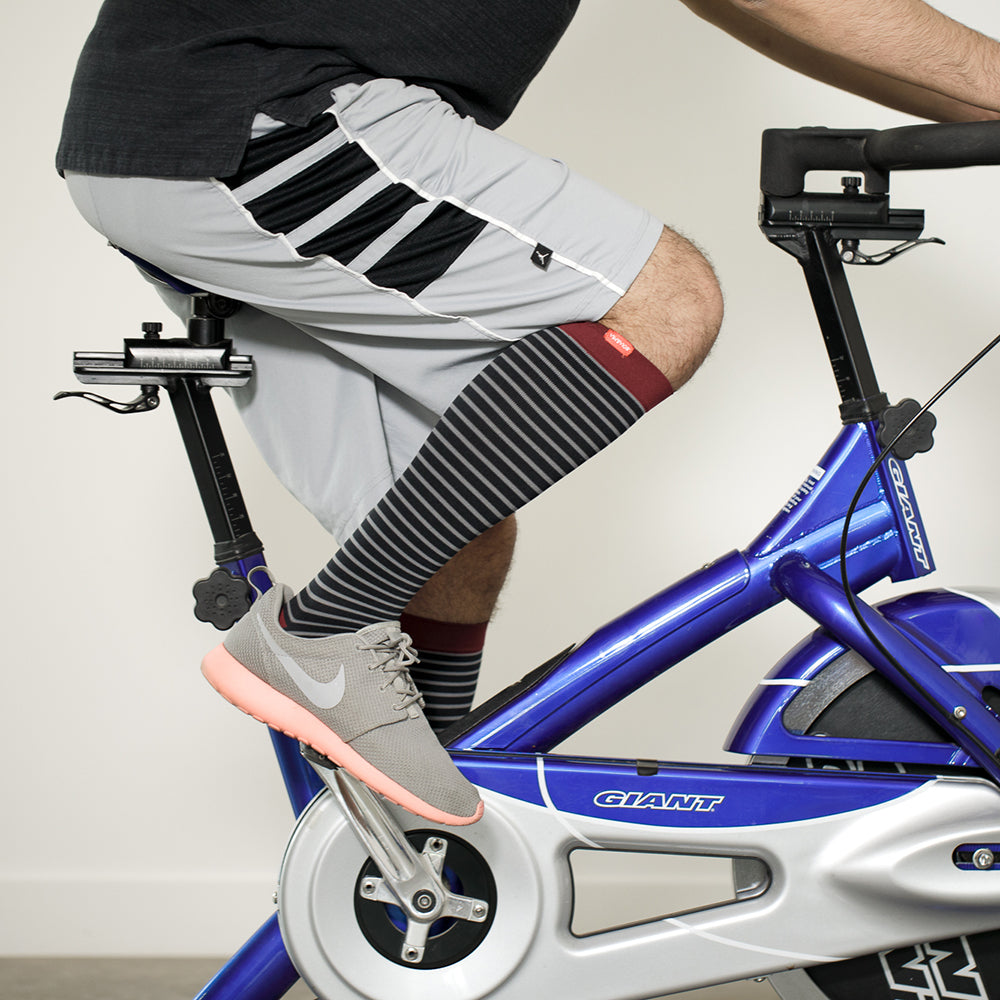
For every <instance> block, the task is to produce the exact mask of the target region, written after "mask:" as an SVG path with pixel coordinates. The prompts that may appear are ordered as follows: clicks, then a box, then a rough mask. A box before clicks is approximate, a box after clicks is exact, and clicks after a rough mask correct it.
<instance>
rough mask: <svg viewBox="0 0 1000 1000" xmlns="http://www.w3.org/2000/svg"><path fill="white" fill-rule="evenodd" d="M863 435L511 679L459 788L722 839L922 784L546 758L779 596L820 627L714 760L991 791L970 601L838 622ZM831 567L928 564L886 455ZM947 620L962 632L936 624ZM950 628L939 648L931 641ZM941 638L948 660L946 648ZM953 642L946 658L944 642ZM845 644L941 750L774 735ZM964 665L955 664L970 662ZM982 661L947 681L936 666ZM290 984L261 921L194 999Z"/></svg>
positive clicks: (231, 999) (289, 768)
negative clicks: (701, 559)
mask: <svg viewBox="0 0 1000 1000" xmlns="http://www.w3.org/2000/svg"><path fill="white" fill-rule="evenodd" d="M876 432H877V428H876V426H875V425H874V424H870V423H856V424H850V425H848V426H846V427H845V428H844V429H843V430H842V431H841V432H840V434H839V435H838V436H837V438H836V440H835V441H834V443H833V444H832V446H831V447H830V449H829V450H828V451H827V453H826V454H825V455H824V456H823V458H822V459H821V460H820V462H819V464H818V465H817V466H816V467H815V468H814V469H813V470H812V472H811V473H810V475H809V476H808V477H807V478H806V480H805V481H804V482H803V483H802V485H801V486H800V487H799V488H798V490H796V492H795V493H794V494H793V496H792V497H791V498H790V499H789V500H788V502H787V503H786V504H785V505H784V507H783V508H782V509H781V511H780V512H779V513H778V515H777V516H776V517H775V518H774V519H773V520H772V521H771V523H770V524H769V525H768V526H767V528H766V529H765V530H764V531H763V532H762V533H761V535H760V536H759V537H758V538H756V539H755V540H754V541H753V542H752V543H751V544H750V545H749V546H748V547H747V548H746V549H745V550H743V551H737V552H732V553H730V554H728V555H725V556H723V557H721V558H720V559H718V560H716V561H715V562H714V563H712V564H711V565H709V566H707V567H705V568H704V569H701V570H699V571H698V572H696V573H694V574H692V575H691V576H689V577H687V578H685V579H683V580H681V581H680V582H679V583H677V584H675V585H674V586H672V587H669V588H668V589H666V590H664V591H662V592H661V593H659V594H657V595H656V596H654V597H652V598H650V599H649V600H647V601H646V602H644V603H643V604H640V605H638V606H637V607H635V608H633V609H632V610H631V611H628V612H626V613H625V614H624V615H622V616H621V617H619V618H617V619H616V620H614V621H612V622H611V623H609V624H608V625H605V626H604V627H603V628H601V629H599V630H598V631H597V632H595V633H594V634H593V635H591V636H590V637H589V638H588V639H586V640H585V641H583V642H582V643H580V644H579V645H578V646H576V647H574V648H573V649H571V650H569V651H568V652H566V653H565V654H564V655H562V656H561V657H559V658H557V662H556V663H555V665H554V666H552V667H550V668H548V669H545V668H543V669H541V670H540V671H539V672H538V673H539V674H540V676H538V677H537V678H536V679H534V680H533V681H530V682H522V684H521V685H519V686H516V690H515V691H514V692H513V693H512V694H511V696H510V697H505V696H503V695H501V696H500V697H499V698H498V699H497V702H498V703H499V704H498V705H497V707H496V708H494V709H493V710H491V711H488V712H486V713H485V714H484V713H482V712H480V713H479V715H478V716H477V717H476V721H475V722H474V724H473V725H471V727H470V728H468V729H467V730H466V731H465V732H464V733H463V734H462V735H461V736H459V737H457V738H456V739H454V740H453V741H452V743H451V744H450V750H451V751H452V753H453V756H454V758H455V760H456V762H457V763H458V765H459V767H460V768H461V769H462V771H463V772H464V773H465V774H466V776H467V777H468V778H469V779H470V780H471V781H473V782H475V783H476V784H478V785H480V786H482V787H484V788H489V789H492V790H494V791H497V792H500V793H502V794H504V795H508V796H513V797H515V798H518V799H521V800H523V801H526V802H531V803H535V804H538V805H545V806H548V807H549V808H555V809H558V810H559V811H561V812H564V813H572V814H579V815H585V816H593V817H601V818H607V819H615V820H618V821H620V822H624V823H629V822H631V823H641V824H646V825H648V824H650V823H658V822H659V823H662V824H664V825H669V826H671V827H678V826H687V827H709V826H711V827H726V826H734V827H735V826H746V825H756V824H774V823H790V822H797V821H802V820H806V819H810V818H815V817H818V816H828V815H832V814H836V813H840V812H847V811H850V810H855V809H861V808H865V807H867V806H872V805H875V804H878V803H882V802H886V801H889V800H891V799H894V798H896V797H898V796H901V795H904V794H906V793H908V792H910V791H912V790H913V789H914V788H916V787H917V786H919V785H920V784H922V783H923V782H925V781H926V780H928V779H927V778H926V777H924V776H920V775H912V774H874V773H865V772H860V773H857V772H852V773H850V774H844V773H839V772H836V773H833V774H831V773H830V772H829V771H823V770H804V769H795V768H779V767H760V766H754V767H747V766H745V765H716V766H706V765H697V764H665V763H659V762H656V763H651V762H644V763H642V764H640V765H638V766H637V762H636V761H622V760H600V759H580V758H572V759H571V758H565V757H559V756H557V755H553V754H551V753H550V751H551V750H552V749H553V748H554V747H556V746H557V745H558V744H559V743H561V742H562V741H563V740H565V739H566V738H568V737H569V736H571V735H572V734H573V733H575V732H576V731H577V730H579V729H580V728H581V727H582V726H584V725H586V724H587V723H588V722H590V721H591V720H592V719H594V718H596V717H597V716H598V715H600V714H601V713H602V712H604V711H606V710H607V709H608V708H610V707H611V706H613V705H614V704H616V703H617V702H619V701H620V700H621V699H622V698H624V697H626V696H627V695H629V694H631V693H632V692H634V691H636V690H637V689H638V688H639V687H641V686H642V685H643V684H645V683H646V682H647V681H650V680H652V679H653V678H654V677H657V676H659V675H660V674H662V673H664V672H665V671H667V670H669V669H670V668H671V667H672V666H674V665H675V664H677V663H679V662H680V661H681V660H683V659H685V658H686V657H687V656H689V655H690V654H692V653H694V652H695V651H696V650H698V649H701V648H702V647H704V646H706V645H707V644H708V643H710V642H712V641H713V640H714V639H716V638H718V637H719V636H721V635H723V634H725V633H727V632H729V631H730V630H732V629H734V628H736V627H737V626H738V625H740V624H742V623H744V622H746V621H748V620H749V619H751V618H753V617H755V616H756V615H758V614H760V613H761V612H762V611H764V610H766V609H768V608H770V607H772V606H773V605H775V604H777V603H779V602H780V601H782V600H789V601H791V602H792V603H794V604H796V605H797V606H798V607H800V608H801V609H803V610H804V611H805V612H806V613H807V614H809V615H810V616H811V617H812V618H813V619H814V620H815V621H816V622H817V623H818V624H819V625H820V626H821V630H820V631H819V632H817V633H816V634H815V635H814V636H813V637H812V638H811V639H809V640H807V642H806V643H805V644H803V645H802V646H800V647H799V648H798V649H797V650H794V651H793V652H792V654H790V655H789V657H787V658H786V659H785V660H783V661H782V662H781V663H779V664H778V666H777V667H776V668H775V670H774V671H773V672H772V674H771V675H770V676H769V677H768V678H766V679H765V680H764V681H763V682H762V685H761V687H760V689H759V693H758V694H757V695H756V696H755V697H754V698H753V699H751V701H750V702H749V703H748V705H747V707H746V708H745V710H744V712H743V715H742V717H741V718H740V720H738V722H737V724H736V726H735V727H734V730H733V732H732V734H731V736H730V740H729V743H728V746H727V749H730V750H733V751H735V752H738V753H745V754H752V755H753V754H756V755H762V754H767V755H782V756H812V757H827V758H843V759H849V760H894V761H900V762H903V763H916V764H932V765H935V764H944V763H947V764H955V765H963V764H972V765H974V766H976V767H978V768H980V769H982V771H984V772H986V773H987V774H988V775H989V776H990V777H991V778H992V779H993V780H994V781H998V782H1000V760H998V757H997V748H1000V719H998V718H997V717H996V716H995V715H994V714H993V713H992V712H991V711H990V710H989V709H988V708H986V707H985V705H984V704H983V697H982V692H983V688H984V687H986V686H987V685H996V686H1000V672H994V671H992V670H991V669H990V664H997V663H1000V626H998V620H997V618H996V617H995V616H994V615H992V614H991V613H989V612H988V611H987V610H986V609H984V608H983V607H982V606H981V605H979V604H977V603H976V602H975V601H973V600H971V599H968V598H963V597H962V596H961V595H956V594H950V593H945V592H936V593H928V594H917V595H911V597H909V598H904V599H902V601H896V602H892V604H891V605H888V606H887V607H886V609H885V610H884V612H883V611H879V610H875V609H874V608H871V607H868V606H867V605H865V604H863V603H862V602H860V601H858V602H857V603H858V611H859V615H860V617H861V618H862V619H863V621H864V626H862V625H861V624H860V623H859V621H858V616H856V615H855V613H854V612H853V611H852V610H851V607H850V605H849V602H848V598H847V596H846V595H845V593H844V590H843V588H842V586H841V584H840V582H839V563H840V550H841V535H842V533H843V530H844V523H845V518H846V514H847V510H848V508H849V506H850V503H851V499H852V497H853V494H854V492H855V490H856V488H857V484H858V483H859V482H861V480H862V479H863V478H864V476H865V474H866V472H867V471H868V469H869V468H870V467H871V465H872V464H873V463H874V462H875V460H876V458H877V456H878V455H879V454H880V451H881V449H880V446H879V445H878V443H877V439H876ZM846 567H847V574H848V578H849V580H850V583H851V587H852V590H854V591H860V590H863V589H865V588H866V587H869V586H871V585H872V584H874V583H875V582H877V581H879V580H881V579H884V578H886V577H888V578H890V579H892V580H893V581H901V580H909V579H915V578H917V577H920V576H923V575H925V574H927V573H929V572H931V571H932V570H933V568H934V566H933V560H932V557H931V554H930V550H929V547H928V543H927V540H926V536H925V533H924V527H923V523H922V521H921V518H920V513H919V509H918V507H917V503H916V499H915V496H914V491H913V487H912V484H911V481H910V478H909V475H908V473H907V470H906V466H905V463H904V462H902V461H901V460H899V459H897V458H895V457H892V456H890V457H888V458H887V459H885V460H884V461H883V462H882V463H881V466H880V468H879V469H878V472H877V473H876V475H875V476H873V477H872V478H871V480H870V481H869V483H868V485H867V486H866V488H865V490H864V493H863V494H862V496H861V498H860V501H859V503H858V504H857V509H856V512H855V513H854V516H853V517H852V518H851V523H850V528H849V531H848V535H847V551H846ZM956 616H959V617H960V618H961V620H962V621H963V622H965V623H967V624H968V625H969V627H968V628H964V629H957V628H951V629H944V628H941V627H937V626H939V625H940V623H941V621H943V620H946V619H950V620H951V621H952V622H953V621H954V620H955V618H956ZM949 633H954V636H953V640H954V641H952V642H948V641H945V640H943V639H942V638H941V637H942V636H947V635H948V634H949ZM956 643H957V644H958V645H959V647H960V648H956ZM963 643H964V646H963V645H962V644H963ZM846 649H853V650H855V651H856V652H857V653H859V654H860V655H861V656H862V657H864V658H865V659H866V660H867V661H868V662H869V663H870V664H871V665H872V666H874V667H875V669H876V670H878V671H879V672H880V673H882V674H883V675H884V676H885V677H887V678H888V679H889V680H890V681H891V682H892V683H893V684H894V685H895V686H896V687H898V688H899V689H900V690H901V691H902V692H903V693H904V694H905V695H906V697H907V698H908V699H910V700H911V701H912V702H913V703H914V704H916V705H917V706H919V707H920V708H921V709H922V710H923V711H924V712H925V713H926V714H927V715H928V716H929V718H930V719H931V720H933V722H935V723H936V724H937V726H938V727H939V729H940V730H941V731H942V732H943V733H944V734H945V735H946V737H947V739H946V740H944V741H942V742H938V743H911V742H905V743H904V742H901V741H892V740H886V741H882V740H846V739H833V740H831V739H828V738H825V737H820V736H807V735H804V734H801V733H794V732H790V731H789V730H788V729H786V727H785V725H784V724H783V721H782V714H783V712H784V709H785V708H786V707H787V705H788V703H789V701H790V700H791V699H792V698H793V697H794V695H795V694H796V693H797V692H798V691H800V690H801V688H802V687H803V686H804V685H805V684H806V683H808V682H809V681H810V680H811V679H812V678H814V677H815V676H816V675H817V674H818V673H819V672H820V671H822V669H824V667H825V666H826V665H828V664H829V663H830V662H831V661H832V660H833V659H835V658H836V656H838V655H840V654H842V653H843V652H844V651H845V650H846ZM970 657H971V658H970ZM955 663H966V664H968V663H973V664H982V665H983V666H982V669H976V670H971V671H969V670H966V671H963V672H961V673H957V674H956V673H952V672H950V671H949V670H947V669H946V667H947V666H948V665H949V664H955ZM273 739H274V743H275V748H276V751H277V753H278V758H279V761H280V763H281V769H282V773H283V775H284V778H285V782H286V786H287V787H288V791H289V795H290V797H291V799H292V803H293V807H294V809H295V811H296V813H297V814H298V813H299V812H301V810H302V809H303V808H304V807H305V805H306V804H308V802H309V800H310V799H311V798H312V797H313V795H314V794H315V793H316V792H317V791H319V790H320V788H321V787H322V786H321V784H320V782H319V780H318V779H317V778H316V777H315V775H314V773H313V772H312V769H311V767H309V765H307V764H306V763H305V761H304V760H303V759H302V758H301V756H300V755H299V753H298V746H297V744H295V743H294V742H293V741H291V740H289V739H287V738H286V737H283V736H279V735H277V734H275V735H274V736H273ZM296 978H297V975H296V973H295V971H294V968H293V967H292V966H291V962H290V961H289V960H288V958H287V955H286V954H285V952H284V948H283V946H282V944H281V939H280V935H279V934H277V933H276V928H275V927H274V926H273V922H269V923H268V924H265V925H264V927H263V928H262V929H261V931H259V932H258V934H257V935H256V936H255V937H254V938H253V939H251V941H250V942H248V944H247V945H246V946H245V947H244V949H243V950H242V951H241V952H240V953H239V954H238V955H237V956H235V957H234V959H233V960H232V961H231V962H230V963H229V965H227V966H226V968H224V969H223V970H222V972H220V974H219V975H218V976H217V977H216V979H214V980H213V981H212V983H210V984H209V985H208V986H207V987H206V988H205V990H204V991H203V992H202V993H201V994H200V995H199V1000H201V998H205V1000H207V998H227V1000H235V998H236V997H237V996H238V997H240V998H242V1000H276V998H277V997H279V996H281V995H283V993H284V992H285V991H286V990H287V989H288V988H289V987H290V985H291V984H292V983H293V982H294V981H295V979H296Z"/></svg>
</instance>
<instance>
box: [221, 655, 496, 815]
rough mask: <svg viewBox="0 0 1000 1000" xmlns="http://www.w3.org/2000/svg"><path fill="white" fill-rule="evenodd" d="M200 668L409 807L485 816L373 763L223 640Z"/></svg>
mask: <svg viewBox="0 0 1000 1000" xmlns="http://www.w3.org/2000/svg"><path fill="white" fill-rule="evenodd" d="M201 672H202V673H203V674H204V675H205V677H206V678H207V680H208V683H209V684H211V685H212V687H214V688H215V690H216V691H218V692H219V694H221V695H222V697H223V698H225V699H226V701H228V702H230V703H231V704H233V705H235V706H236V707H237V708H238V709H240V710H241V711H243V712H246V714H247V715H250V716H252V717H253V718H255V719H256V720H257V721H258V722H263V723H265V725H268V726H270V727H271V728H272V729H277V730H278V731H279V732H282V733H284V734H285V735H286V736H290V737H292V739H294V740H299V741H300V742H301V743H306V744H308V745H309V746H311V747H312V748H313V749H314V750H317V751H319V753H321V754H323V755H324V756H325V757H328V758H329V759H330V760H332V761H333V762H334V764H337V765H338V766H340V767H342V768H343V769H344V770H345V771H347V773H348V774H351V775H353V776H354V777H355V778H357V779H358V780H359V781H363V782H364V783H365V784H366V785H368V787H369V788H371V789H373V790H374V791H376V792H378V793H379V794H380V795H384V796H385V797H386V798H387V799H388V800H389V801H390V802H395V803H396V805H398V806H402V807H403V808H404V809H407V810H409V811H410V812H411V813H414V814H415V815H417V816H420V817H422V818H423V819H427V820H430V821H431V822H432V823H442V824H444V825H446V826H469V825H470V824H472V823H475V822H476V821H477V820H479V819H480V818H481V817H482V815H483V803H482V802H480V803H479V807H478V808H477V809H476V812H475V813H474V814H473V815H472V816H453V815H452V814H451V813H446V812H443V811H442V810H440V809H437V808H435V807H434V806H432V805H429V804H428V803H426V802H424V801H423V799H420V798H418V797H417V796H416V795H414V794H413V793H412V792H408V791H407V790H406V789H405V788H403V786H402V785H400V784H398V783H397V782H395V781H393V780H392V778H390V777H388V776H387V775H385V774H383V773H382V772H381V771H380V770H378V768H376V767H374V766H373V765H371V764H370V763H369V762H368V761H367V760H365V758H364V757H362V756H361V755H360V754H359V753H358V752H357V751H356V750H353V749H352V748H351V746H350V745H349V744H348V743H345V742H344V741H343V740H342V739H341V738H340V737H339V736H338V735H337V734H336V733H335V732H333V730H332V729H329V728H328V727H327V726H325V725H323V723H322V722H320V721H319V719H317V718H316V717H315V716H314V715H312V714H311V713H310V712H309V711H307V710H306V709H305V708H303V707H302V706H301V705H299V704H297V703H296V702H294V701H292V699H291V698H289V697H287V696H286V695H283V694H282V693H281V692H280V691H276V690H275V689H274V688H273V687H271V686H270V685H269V684H265V683H264V681H262V680H261V679H260V678H259V677H257V676H256V675H255V674H253V673H251V671H249V670H247V668H246V667H244V666H243V664H242V663H240V661H239V660H237V659H236V658H235V657H234V656H233V655H232V653H230V652H229V650H228V649H226V647H225V646H223V645H218V646H216V647H215V649H213V650H212V651H211V652H210V653H209V654H208V655H207V656H206V657H205V659H204V660H202V663H201Z"/></svg>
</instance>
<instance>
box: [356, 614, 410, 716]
mask: <svg viewBox="0 0 1000 1000" xmlns="http://www.w3.org/2000/svg"><path fill="white" fill-rule="evenodd" d="M358 648H359V649H364V650H371V651H373V652H376V653H382V654H383V656H382V659H380V660H378V661H377V662H375V663H373V664H372V665H371V667H370V669H371V670H381V671H383V673H385V675H386V680H385V683H383V684H382V685H381V686H380V687H379V690H380V691H385V690H387V689H388V688H389V687H391V688H392V689H393V691H395V692H396V694H397V695H399V700H398V701H397V702H396V704H395V705H394V706H393V708H394V709H395V710H396V711H399V712H402V711H404V710H406V709H407V708H409V707H410V706H411V705H419V706H420V708H423V707H424V699H423V698H422V697H421V694H420V692H419V691H418V690H417V685H416V683H415V682H414V680H413V677H412V676H411V674H410V667H411V666H412V665H413V664H414V663H416V662H417V654H416V651H415V650H414V648H413V640H412V639H411V638H410V637H409V636H408V635H407V634H406V633H405V632H400V633H399V634H398V635H396V636H395V637H392V638H386V639H383V640H381V641H379V642H373V643H369V644H367V645H364V646H359V647H358Z"/></svg>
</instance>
